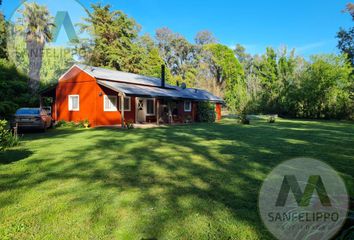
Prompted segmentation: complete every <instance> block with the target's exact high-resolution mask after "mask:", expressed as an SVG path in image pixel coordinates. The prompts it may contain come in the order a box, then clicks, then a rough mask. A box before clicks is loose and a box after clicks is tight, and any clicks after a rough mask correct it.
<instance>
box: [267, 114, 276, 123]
mask: <svg viewBox="0 0 354 240" xmlns="http://www.w3.org/2000/svg"><path fill="white" fill-rule="evenodd" d="M275 121H276V118H275V117H274V116H270V117H269V118H268V123H275Z"/></svg>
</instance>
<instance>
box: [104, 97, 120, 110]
mask: <svg viewBox="0 0 354 240" xmlns="http://www.w3.org/2000/svg"><path fill="white" fill-rule="evenodd" d="M103 106H104V111H105V112H115V111H117V96H107V95H104V103H103Z"/></svg>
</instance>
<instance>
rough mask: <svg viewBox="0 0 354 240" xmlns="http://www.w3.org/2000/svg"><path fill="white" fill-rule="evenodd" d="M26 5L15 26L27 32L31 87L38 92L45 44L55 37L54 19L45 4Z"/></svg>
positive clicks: (22, 31) (25, 38)
mask: <svg viewBox="0 0 354 240" xmlns="http://www.w3.org/2000/svg"><path fill="white" fill-rule="evenodd" d="M24 6H25V7H24V9H23V10H21V11H20V14H21V17H20V18H19V19H18V22H19V23H20V24H17V25H16V26H15V28H17V31H18V32H21V33H26V34H23V36H24V41H25V42H26V50H27V55H28V61H29V64H28V75H29V87H30V88H31V90H32V93H37V91H38V89H39V86H40V77H41V75H40V71H41V67H42V63H43V59H42V58H43V50H44V47H45V44H46V43H47V42H50V41H51V40H52V38H53V35H52V28H53V27H54V20H53V17H52V16H51V15H50V13H49V10H48V8H47V6H45V5H39V4H37V3H35V2H32V3H28V2H27V3H24Z"/></svg>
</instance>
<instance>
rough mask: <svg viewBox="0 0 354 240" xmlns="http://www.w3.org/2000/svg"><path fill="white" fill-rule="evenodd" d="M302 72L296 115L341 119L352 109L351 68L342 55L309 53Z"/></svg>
mask: <svg viewBox="0 0 354 240" xmlns="http://www.w3.org/2000/svg"><path fill="white" fill-rule="evenodd" d="M311 61H312V63H311V64H310V65H309V66H308V67H307V68H306V70H305V71H304V73H303V75H302V80H301V84H300V89H299V90H300V91H299V97H300V98H299V102H298V104H299V106H298V107H299V109H298V116H299V117H308V118H345V117H348V116H349V115H350V114H352V112H353V102H352V100H351V99H350V90H349V88H350V86H351V82H352V81H353V80H352V79H351V76H350V74H351V72H352V68H351V66H350V64H349V63H348V62H347V60H346V57H345V56H343V55H342V56H336V55H318V56H313V57H312V59H311Z"/></svg>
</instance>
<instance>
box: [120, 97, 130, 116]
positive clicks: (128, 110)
mask: <svg viewBox="0 0 354 240" xmlns="http://www.w3.org/2000/svg"><path fill="white" fill-rule="evenodd" d="M123 98H124V99H126V98H127V99H129V108H128V109H126V108H124V112H130V111H131V109H132V99H131V97H123ZM120 100H121V98H120V97H119V101H118V109H119V111H121V108H122V105H121V102H120ZM124 101H125V100H124ZM123 104H124V103H123Z"/></svg>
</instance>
